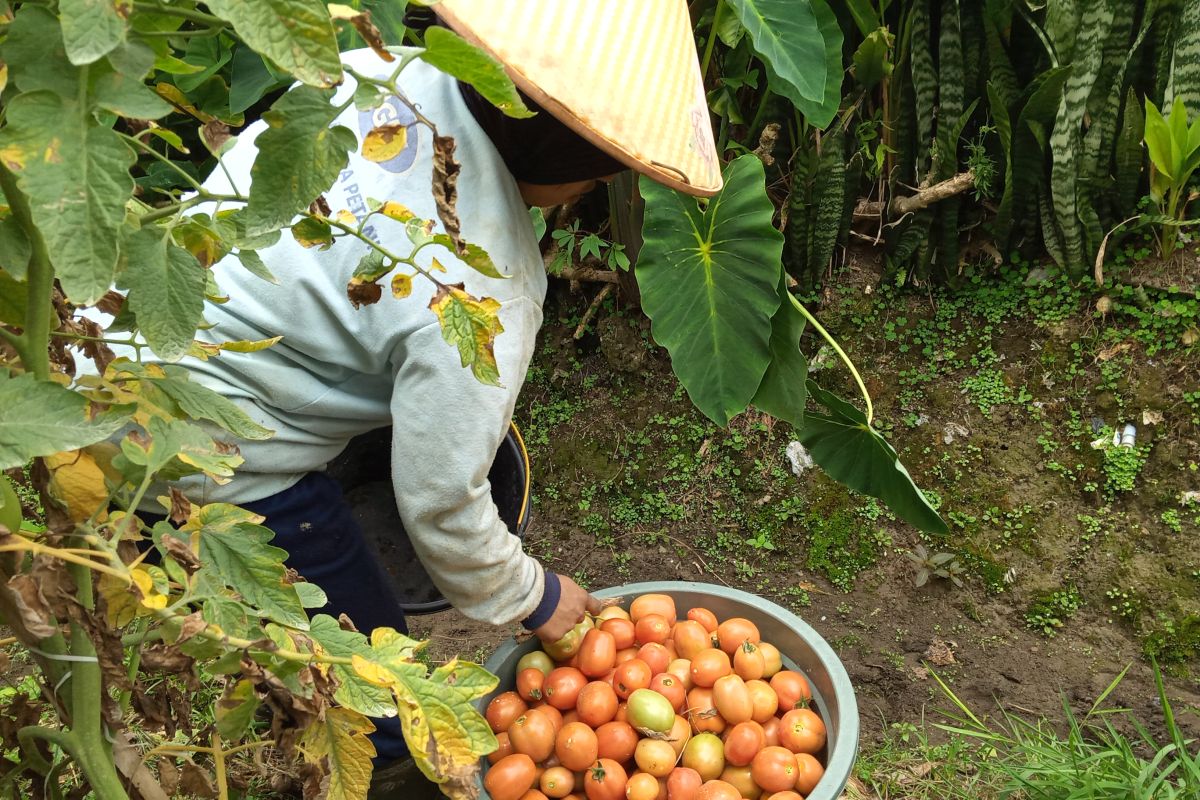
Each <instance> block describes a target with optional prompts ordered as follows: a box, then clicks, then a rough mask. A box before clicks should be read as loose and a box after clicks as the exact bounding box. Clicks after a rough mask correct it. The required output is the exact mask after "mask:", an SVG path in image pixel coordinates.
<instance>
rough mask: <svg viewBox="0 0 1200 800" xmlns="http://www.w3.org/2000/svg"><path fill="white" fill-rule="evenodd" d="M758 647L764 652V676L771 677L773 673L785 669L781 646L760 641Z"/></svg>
mask: <svg viewBox="0 0 1200 800" xmlns="http://www.w3.org/2000/svg"><path fill="white" fill-rule="evenodd" d="M758 649H759V650H761V651H762V654H763V677H764V678H767V679H770V677H771V676H772V675H774V674H775V673H776V672H779V670H781V669H783V655H782V654H781V653H780V652H779V648H778V647H776V646H775V645H773V644H769V643H767V642H759V643H758Z"/></svg>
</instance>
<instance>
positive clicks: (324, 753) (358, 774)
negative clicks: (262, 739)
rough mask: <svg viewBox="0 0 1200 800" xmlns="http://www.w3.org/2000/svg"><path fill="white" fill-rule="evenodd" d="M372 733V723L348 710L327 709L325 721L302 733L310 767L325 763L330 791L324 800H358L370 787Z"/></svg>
mask: <svg viewBox="0 0 1200 800" xmlns="http://www.w3.org/2000/svg"><path fill="white" fill-rule="evenodd" d="M374 730H375V726H374V725H372V724H371V721H370V720H369V719H367V718H366V717H364V716H363V715H362V714H359V713H358V712H357V711H351V710H350V709H348V708H328V709H326V710H325V715H324V719H321V720H318V721H317V722H316V723H314V724H313V725H311V726H310V727H309V728H308V730H307V731H305V732H304V739H303V740H302V748H303V750H304V756H305V759H306V760H307V761H309V763H313V764H321V763H322V760H325V759H327V761H326V764H327V765H328V768H329V789H328V792H327V793H326V794H324V795H322V796H323V797H324V798H326V800H360V798H363V797H366V796H367V789H368V788H369V786H370V784H371V759H373V758H374V757H375V746H374V745H373V744H371V740H370V739H368V738H367V734H368V733H371V732H373V731H374Z"/></svg>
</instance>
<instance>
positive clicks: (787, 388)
mask: <svg viewBox="0 0 1200 800" xmlns="http://www.w3.org/2000/svg"><path fill="white" fill-rule="evenodd" d="M779 292H780V294H781V295H782V296H783V301H782V302H781V303H780V304H779V310H778V311H776V312H775V316H774V317H772V318H771V344H770V349H771V363H770V364H769V365H768V366H767V371H766V372H765V373H764V374H763V379H762V383H760V384H759V386H758V391H757V392H755V393H754V399H753V400H751V401H750V402H751V403H753V405H754V407H755V408H757V409H759V410H760V411H765V412H767V413H768V414H770V415H771V416H772V417H775V418H776V419H781V420H784V421H785V422H789V423H791V424H792V427H794V428H796V429H797V430H799V429H801V428H803V427H804V404H805V403H806V402H807V401H808V392H807V391H806V387H805V383H806V381H807V380H808V359H806V358H805V357H804V353H802V352H800V336H801V335H802V334H803V333H804V325H805V319H804V315H803V314H801V313H800V311H799V310H798V309H797V308H796V306H795V305H793V303H792V298H791V293H790V292H788V290H787V279H786V278H783V279H781V280H780V284H779Z"/></svg>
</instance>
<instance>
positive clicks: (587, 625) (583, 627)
mask: <svg viewBox="0 0 1200 800" xmlns="http://www.w3.org/2000/svg"><path fill="white" fill-rule="evenodd" d="M594 627H596V623H595V621H593V620H592V618H591V616H590V615H588V614H584V615H583V620H582V621H581V622H580V623H579V624H578V625H576V626H575V627H574V628H572V629H571V630H573V631H578V632H579V638H580V640H581V641H582V640H583V635H584V634H585V633H587V632H588V631H590V630H591V629H592V628H594Z"/></svg>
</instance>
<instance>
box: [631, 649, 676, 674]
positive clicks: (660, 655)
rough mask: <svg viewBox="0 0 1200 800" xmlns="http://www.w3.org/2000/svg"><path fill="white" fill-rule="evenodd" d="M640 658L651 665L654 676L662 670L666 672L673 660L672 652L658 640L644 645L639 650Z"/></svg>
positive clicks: (651, 672)
mask: <svg viewBox="0 0 1200 800" xmlns="http://www.w3.org/2000/svg"><path fill="white" fill-rule="evenodd" d="M638 658H640V659H641V660H642V661H645V662H646V664H647V665H648V666H649V667H650V674H651V675H652V676H653V675H657V674H658V673H660V672H666V671H667V665H668V664H670V663H671V661H672V659H671V653H670V652H669V651H668V650H667V648H665V647H663V646H662V645H661V644H659V643H657V642H650V643H648V644H644V645H642V647H641V649H639V650H638Z"/></svg>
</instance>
